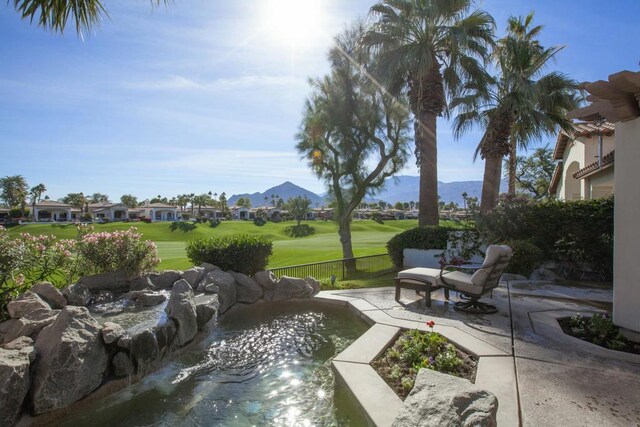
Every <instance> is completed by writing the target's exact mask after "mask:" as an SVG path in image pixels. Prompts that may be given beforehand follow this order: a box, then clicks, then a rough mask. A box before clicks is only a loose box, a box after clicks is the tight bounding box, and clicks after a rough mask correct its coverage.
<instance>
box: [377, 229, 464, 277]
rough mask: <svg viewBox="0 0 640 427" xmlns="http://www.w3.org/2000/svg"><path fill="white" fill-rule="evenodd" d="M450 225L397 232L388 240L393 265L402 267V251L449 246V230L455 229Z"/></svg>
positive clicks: (388, 250)
mask: <svg viewBox="0 0 640 427" xmlns="http://www.w3.org/2000/svg"><path fill="white" fill-rule="evenodd" d="M454 230H455V229H454V228H450V227H431V226H430V227H418V228H412V229H410V230H407V231H403V232H402V233H400V234H396V235H395V236H393V237H392V238H391V240H389V241H388V242H387V252H389V256H390V257H391V261H392V262H393V265H395V267H396V268H397V269H401V268H402V251H403V250H404V249H406V248H412V249H442V250H443V251H444V250H445V249H446V248H447V240H448V238H449V232H451V231H454Z"/></svg>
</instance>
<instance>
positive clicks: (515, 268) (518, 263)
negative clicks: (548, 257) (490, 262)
mask: <svg viewBox="0 0 640 427" xmlns="http://www.w3.org/2000/svg"><path fill="white" fill-rule="evenodd" d="M505 245H508V246H509V247H511V249H513V258H511V261H510V262H509V265H508V266H507V268H506V269H505V273H513V274H521V275H523V276H526V277H529V276H530V275H531V273H533V269H534V268H536V267H538V266H539V265H540V263H542V262H543V261H544V255H543V253H542V250H541V249H540V248H539V247H537V246H536V245H534V244H533V243H531V242H530V241H529V240H510V241H507V242H505Z"/></svg>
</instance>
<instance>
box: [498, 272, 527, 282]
mask: <svg viewBox="0 0 640 427" xmlns="http://www.w3.org/2000/svg"><path fill="white" fill-rule="evenodd" d="M500 280H501V281H511V280H527V278H526V277H525V276H523V275H522V274H514V273H504V274H503V275H502V276H500Z"/></svg>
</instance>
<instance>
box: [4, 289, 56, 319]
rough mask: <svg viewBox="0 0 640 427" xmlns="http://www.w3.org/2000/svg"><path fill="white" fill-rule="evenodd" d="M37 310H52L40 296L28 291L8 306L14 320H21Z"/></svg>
mask: <svg viewBox="0 0 640 427" xmlns="http://www.w3.org/2000/svg"><path fill="white" fill-rule="evenodd" d="M37 309H44V310H51V306H50V305H49V304H47V303H46V302H44V301H43V300H42V298H40V297H39V296H38V294H36V293H33V292H31V291H27V292H25V293H24V294H22V295H20V296H19V297H18V298H16V299H14V300H13V301H10V302H9V304H7V311H8V312H9V316H11V318H12V319H19V318H21V317H23V316H26V315H27V314H29V313H31V312H32V311H34V310H37Z"/></svg>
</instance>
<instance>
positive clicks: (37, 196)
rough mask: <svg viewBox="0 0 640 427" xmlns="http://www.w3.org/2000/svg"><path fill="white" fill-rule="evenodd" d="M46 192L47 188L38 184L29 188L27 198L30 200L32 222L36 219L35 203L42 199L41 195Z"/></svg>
mask: <svg viewBox="0 0 640 427" xmlns="http://www.w3.org/2000/svg"><path fill="white" fill-rule="evenodd" d="M46 191H47V187H45V185H44V184H38V185H36V186H35V187H31V189H30V190H29V198H30V199H31V215H32V216H33V220H34V221H37V220H38V218H36V214H35V212H36V203H38V202H39V201H40V200H41V199H42V195H43V194H44V193H45V192H46Z"/></svg>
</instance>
